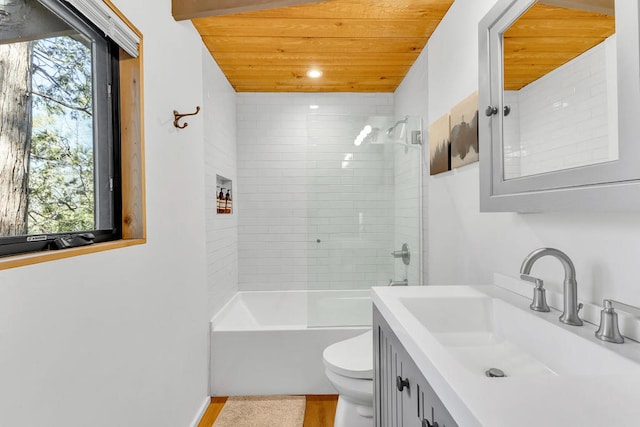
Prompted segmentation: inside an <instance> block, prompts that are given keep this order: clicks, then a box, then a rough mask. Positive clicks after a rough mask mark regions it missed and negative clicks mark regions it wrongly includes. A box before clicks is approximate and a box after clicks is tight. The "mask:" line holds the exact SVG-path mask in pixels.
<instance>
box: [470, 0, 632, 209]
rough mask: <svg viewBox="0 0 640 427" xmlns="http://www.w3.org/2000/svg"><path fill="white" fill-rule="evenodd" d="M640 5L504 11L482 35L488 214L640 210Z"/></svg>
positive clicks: (518, 2) (548, 4) (517, 0)
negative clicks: (500, 212) (505, 212)
mask: <svg viewBox="0 0 640 427" xmlns="http://www.w3.org/2000/svg"><path fill="white" fill-rule="evenodd" d="M639 18H640V13H639V6H638V2H637V1H628V0H617V1H615V2H614V0H538V1H536V0H498V2H497V3H496V5H495V6H494V7H493V8H492V9H491V10H490V11H489V12H488V13H487V15H486V16H485V17H484V18H483V19H482V21H481V22H480V25H479V53H480V57H479V108H480V118H479V139H480V209H481V211H488V212H496V211H511V212H540V211H639V210H640V42H639V40H640V29H639Z"/></svg>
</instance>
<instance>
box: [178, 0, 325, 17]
mask: <svg viewBox="0 0 640 427" xmlns="http://www.w3.org/2000/svg"><path fill="white" fill-rule="evenodd" d="M323 1H326V0H171V13H172V14H173V18H174V19H175V20H176V21H184V20H187V19H195V18H204V17H208V16H219V15H230V14H234V13H242V12H254V11H257V10H264V9H274V8H279V7H288V6H298V5H302V4H309V3H320V2H323Z"/></svg>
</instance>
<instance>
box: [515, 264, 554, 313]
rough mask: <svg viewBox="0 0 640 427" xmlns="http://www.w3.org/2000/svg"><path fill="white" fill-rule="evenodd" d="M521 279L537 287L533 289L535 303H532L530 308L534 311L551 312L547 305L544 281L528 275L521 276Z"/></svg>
mask: <svg viewBox="0 0 640 427" xmlns="http://www.w3.org/2000/svg"><path fill="white" fill-rule="evenodd" d="M520 278H521V279H522V280H526V281H527V282H531V283H534V284H535V285H536V287H535V288H533V301H531V305H529V308H530V309H531V310H533V311H541V312H545V313H546V312H548V311H551V309H550V308H549V305H548V304H547V297H546V291H545V289H544V282H543V281H542V279H538V278H537V277H533V276H529V275H528V274H521V275H520Z"/></svg>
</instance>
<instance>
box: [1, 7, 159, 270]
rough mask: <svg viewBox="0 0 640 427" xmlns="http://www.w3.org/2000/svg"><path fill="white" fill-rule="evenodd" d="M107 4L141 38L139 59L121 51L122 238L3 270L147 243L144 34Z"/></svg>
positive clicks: (26, 259) (37, 256) (30, 258)
mask: <svg viewBox="0 0 640 427" xmlns="http://www.w3.org/2000/svg"><path fill="white" fill-rule="evenodd" d="M103 1H104V3H105V4H106V5H107V6H109V8H111V10H113V12H114V13H115V14H117V15H118V16H119V17H120V18H121V19H122V20H123V21H124V22H125V23H126V24H127V26H128V27H129V28H130V29H131V30H132V31H133V32H135V33H136V34H137V35H138V36H139V37H140V45H139V48H138V50H139V54H138V56H137V57H136V58H134V57H132V56H130V55H129V54H128V53H126V52H125V51H124V50H123V49H120V128H121V130H120V132H121V153H122V156H121V157H122V160H121V174H122V239H121V240H114V241H110V242H104V243H96V244H93V245H89V246H82V247H78V248H71V249H64V250H58V251H45V252H35V253H30V254H25V255H15V256H9V257H5V258H0V270H6V269H9V268H15V267H23V266H26V265H32V264H39V263H41V262H47V261H53V260H58V259H64V258H70V257H74V256H79V255H85V254H90V253H96V252H103V251H107V250H112V249H119V248H124V247H128V246H133V245H140V244H144V243H146V238H147V229H146V195H145V167H144V97H143V88H144V84H143V60H142V58H143V49H142V46H143V39H142V33H140V31H139V30H138V29H137V28H136V27H135V26H134V25H133V24H131V22H130V21H129V20H128V19H127V18H126V17H125V16H124V15H123V14H122V12H120V11H119V10H118V8H116V7H115V6H114V5H113V3H111V1H109V0H103Z"/></svg>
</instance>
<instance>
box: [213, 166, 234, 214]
mask: <svg viewBox="0 0 640 427" xmlns="http://www.w3.org/2000/svg"><path fill="white" fill-rule="evenodd" d="M231 184H232V183H231V180H230V179H227V178H225V177H224V176H220V175H216V212H217V213H219V214H231V213H233V188H232V187H233V186H232V185H231Z"/></svg>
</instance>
